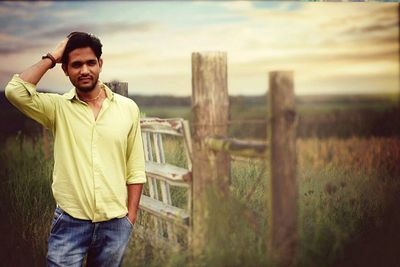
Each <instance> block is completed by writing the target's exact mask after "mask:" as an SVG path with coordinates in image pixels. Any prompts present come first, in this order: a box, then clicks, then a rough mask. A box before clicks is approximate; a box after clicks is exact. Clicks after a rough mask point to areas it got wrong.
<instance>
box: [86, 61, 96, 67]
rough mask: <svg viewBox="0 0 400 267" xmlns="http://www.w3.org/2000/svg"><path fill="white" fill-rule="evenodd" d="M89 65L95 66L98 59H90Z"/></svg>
mask: <svg viewBox="0 0 400 267" xmlns="http://www.w3.org/2000/svg"><path fill="white" fill-rule="evenodd" d="M88 65H89V66H95V65H96V61H94V60H93V61H89V62H88Z"/></svg>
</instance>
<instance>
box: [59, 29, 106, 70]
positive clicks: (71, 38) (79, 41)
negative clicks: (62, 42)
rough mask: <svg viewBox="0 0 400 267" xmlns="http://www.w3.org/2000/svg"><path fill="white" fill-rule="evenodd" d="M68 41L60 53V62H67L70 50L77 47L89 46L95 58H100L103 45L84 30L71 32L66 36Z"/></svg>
mask: <svg viewBox="0 0 400 267" xmlns="http://www.w3.org/2000/svg"><path fill="white" fill-rule="evenodd" d="M67 37H68V42H67V44H66V46H65V50H64V53H63V55H62V59H61V61H62V63H63V64H68V56H69V53H71V51H73V50H75V49H77V48H84V47H90V48H91V49H92V50H93V52H94V54H95V55H96V57H97V59H100V57H101V54H102V50H101V47H102V46H103V45H102V44H101V42H100V40H99V38H97V37H96V36H94V35H93V34H90V33H86V32H71V33H70V34H69V35H68V36H67Z"/></svg>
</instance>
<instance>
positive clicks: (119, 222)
mask: <svg viewBox="0 0 400 267" xmlns="http://www.w3.org/2000/svg"><path fill="white" fill-rule="evenodd" d="M132 230H133V225H132V223H131V222H130V221H129V220H128V218H127V217H124V218H121V219H118V218H116V219H112V220H109V221H105V222H96V223H93V222H91V221H88V220H79V219H75V218H73V217H71V216H70V215H68V214H67V213H66V212H64V211H63V210H62V209H60V208H59V207H57V208H56V210H55V212H54V217H53V220H52V224H51V231H50V237H49V242H48V253H47V265H48V266H50V267H53V266H74V267H75V266H79V267H81V266H82V264H83V260H84V258H85V256H87V258H86V265H87V266H88V267H89V266H96V267H101V266H107V267H109V266H120V265H121V262H122V259H123V255H124V252H125V249H126V247H127V246H128V242H129V238H130V236H131V233H132Z"/></svg>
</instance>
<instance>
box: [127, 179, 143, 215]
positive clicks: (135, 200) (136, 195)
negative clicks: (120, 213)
mask: <svg viewBox="0 0 400 267" xmlns="http://www.w3.org/2000/svg"><path fill="white" fill-rule="evenodd" d="M127 187H128V218H129V220H130V221H131V222H132V223H135V221H136V217H137V211H138V209H139V202H140V196H141V195H142V189H143V184H129V185H127Z"/></svg>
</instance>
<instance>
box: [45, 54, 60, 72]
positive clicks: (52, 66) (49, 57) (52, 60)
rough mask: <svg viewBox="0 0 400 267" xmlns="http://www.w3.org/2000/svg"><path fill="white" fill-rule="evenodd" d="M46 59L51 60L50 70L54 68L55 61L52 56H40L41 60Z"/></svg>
mask: <svg viewBox="0 0 400 267" xmlns="http://www.w3.org/2000/svg"><path fill="white" fill-rule="evenodd" d="M45 58H48V59H50V60H51V62H53V64H52V65H51V67H50V69H52V68H54V66H55V65H56V63H57V61H56V59H55V58H54V57H53V55H52V54H50V53H47V54H46V55H44V56H42V59H45Z"/></svg>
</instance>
